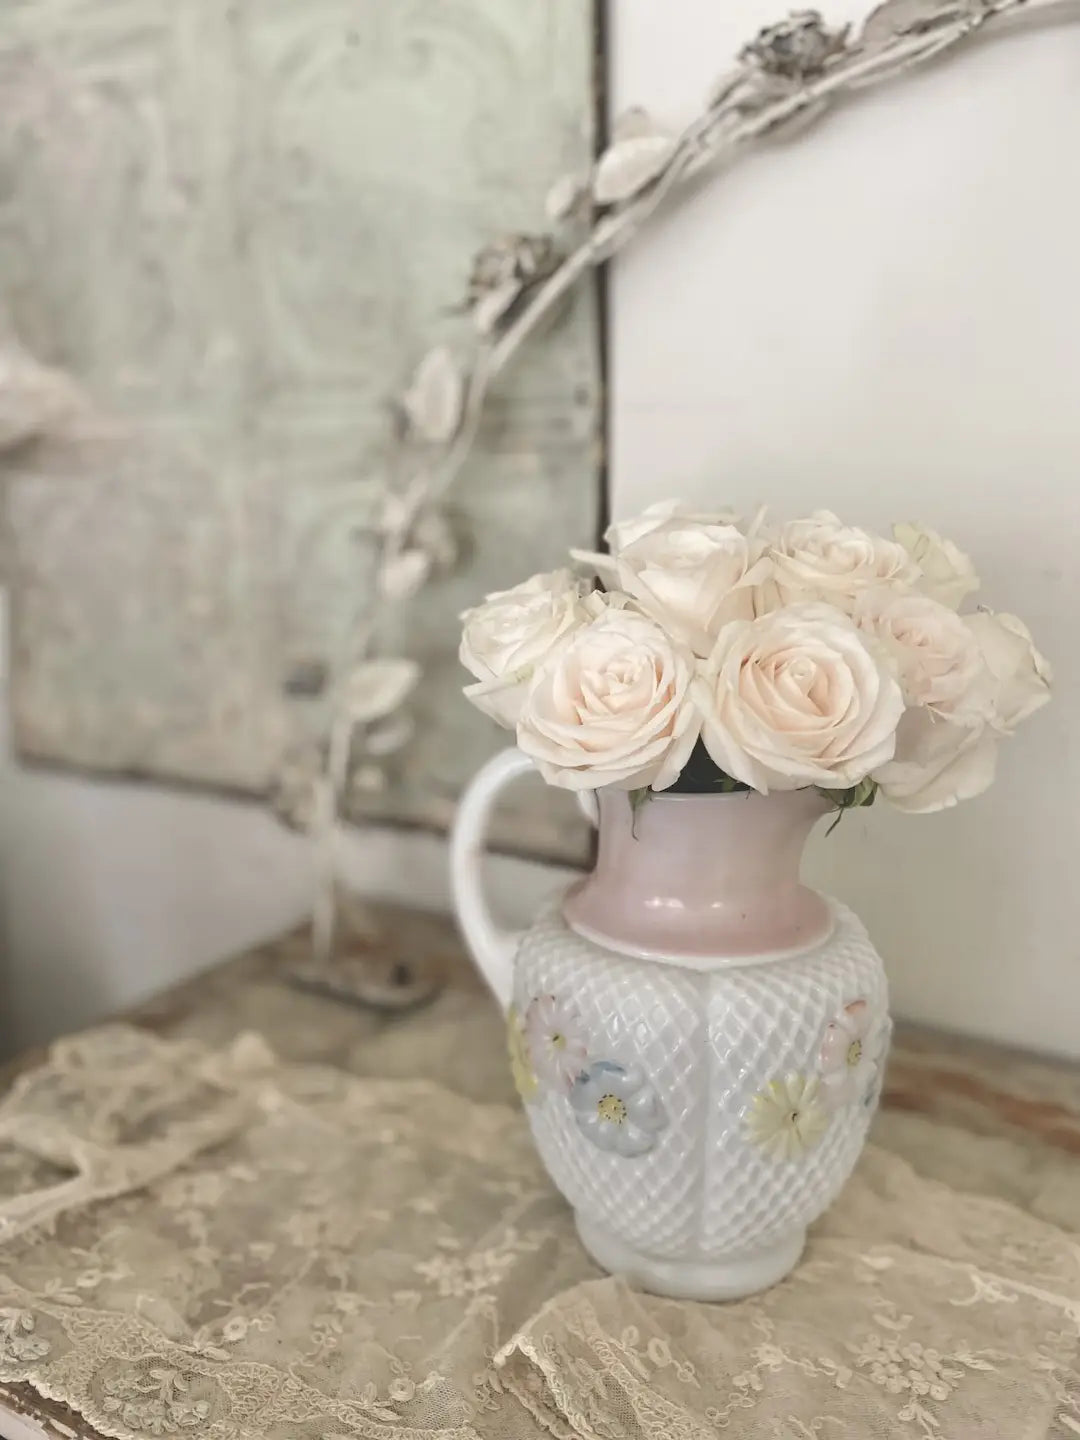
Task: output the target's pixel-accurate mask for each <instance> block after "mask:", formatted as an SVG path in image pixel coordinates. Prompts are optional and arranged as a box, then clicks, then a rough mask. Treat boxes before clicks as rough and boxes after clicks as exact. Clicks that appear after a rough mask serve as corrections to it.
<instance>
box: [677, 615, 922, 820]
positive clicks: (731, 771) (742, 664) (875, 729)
mask: <svg viewBox="0 0 1080 1440" xmlns="http://www.w3.org/2000/svg"><path fill="white" fill-rule="evenodd" d="M695 698H696V701H697V704H698V708H699V709H700V710H701V712H702V716H703V719H704V731H703V738H704V741H705V747H706V749H707V750H708V752H709V754H710V755H711V756H712V758H713V760H714V761H715V762H716V764H717V765H719V767H720V769H721V770H723V771H725V772H726V773H727V774H728V775H731V776H732V777H733V778H734V779H736V780H742V781H743V782H744V783H745V784H747V785H749V786H751V787H752V788H753V789H754V790H760V791H762V792H767V791H769V790H795V789H798V788H800V787H801V786H804V785H820V786H823V787H825V788H828V789H844V788H846V787H848V786H850V785H856V784H858V782H859V781H860V780H862V779H864V778H865V777H866V776H867V775H868V774H870V773H871V772H872V771H873V770H875V769H876V768H877V767H878V766H881V765H884V764H885V763H886V761H888V760H889V759H890V758H891V757H892V754H893V747H894V745H895V740H896V727H897V724H898V723H899V720H900V716H901V715H902V714H903V710H904V697H903V695H902V694H901V691H900V686H899V684H898V683H897V681H896V679H895V678H894V677H893V675H891V674H890V673H889V671H888V670H887V669H886V668H885V667H884V666H883V665H882V664H881V663H879V660H878V658H877V657H876V655H875V654H874V652H873V651H872V649H871V648H870V646H869V644H868V642H867V640H866V638H865V637H864V636H863V635H862V634H860V632H859V631H858V630H857V629H856V628H855V625H854V624H853V622H852V621H851V620H850V619H849V618H848V617H847V616H846V615H844V614H843V613H842V612H841V611H839V610H837V609H836V608H835V607H833V606H831V605H816V604H805V605H792V606H790V607H789V608H787V609H785V610H783V611H778V612H777V613H776V614H772V615H764V616H762V617H760V618H759V619H757V620H753V621H742V622H735V623H734V624H731V625H728V626H727V627H726V628H725V629H724V630H723V631H722V632H721V635H720V639H719V641H718V642H717V646H716V649H715V650H714V652H713V654H712V656H711V658H710V660H709V663H708V665H707V666H706V667H705V670H704V673H703V675H702V676H701V677H700V679H699V680H698V682H697V683H696V685H695Z"/></svg>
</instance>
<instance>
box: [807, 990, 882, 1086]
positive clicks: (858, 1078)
mask: <svg viewBox="0 0 1080 1440" xmlns="http://www.w3.org/2000/svg"><path fill="white" fill-rule="evenodd" d="M880 1052H881V1035H880V1029H879V1027H877V1026H876V1025H875V1023H874V1017H873V1015H872V1013H871V1011H870V1006H869V1005H868V1004H867V1002H866V1001H865V1000H853V1001H852V1002H851V1004H850V1005H845V1006H844V1008H843V1009H842V1010H841V1011H840V1013H839V1015H837V1017H836V1019H835V1020H833V1021H831V1022H830V1024H829V1027H828V1029H827V1030H826V1031H825V1038H824V1040H823V1041H822V1042H821V1083H822V1085H823V1086H824V1089H825V1094H826V1097H827V1098H828V1101H829V1103H830V1105H831V1106H832V1107H833V1108H834V1109H835V1108H837V1107H838V1106H840V1105H848V1104H850V1103H851V1102H852V1101H854V1100H861V1099H862V1097H863V1096H864V1095H865V1094H866V1093H867V1091H868V1090H869V1089H870V1088H871V1086H872V1084H873V1082H874V1079H875V1077H876V1075H877V1069H878V1058H879V1055H880Z"/></svg>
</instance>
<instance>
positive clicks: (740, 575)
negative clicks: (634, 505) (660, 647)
mask: <svg viewBox="0 0 1080 1440" xmlns="http://www.w3.org/2000/svg"><path fill="white" fill-rule="evenodd" d="M646 518H647V517H646V516H642V517H640V518H639V520H638V521H634V522H627V525H628V526H630V527H632V528H631V529H626V530H623V531H622V532H621V533H620V534H618V535H615V534H613V532H610V531H609V539H610V540H611V542H612V543H613V553H612V554H611V555H610V556H606V555H588V554H583V553H581V552H575V558H576V559H579V560H585V561H588V562H591V563H592V564H593V565H594V567H595V569H596V571H597V573H598V574H599V575H600V576H601V577H602V579H603V580H604V582H605V584H608V585H611V586H616V587H618V588H619V589H620V590H622V591H624V592H625V593H626V594H627V595H630V596H632V597H633V598H634V599H635V600H636V601H637V602H638V604H639V605H640V606H641V608H642V609H643V610H644V611H645V612H646V614H648V615H651V616H652V617H653V619H654V620H656V621H658V622H659V624H661V625H663V627H664V628H665V630H667V631H668V632H669V634H672V635H674V636H676V637H677V638H678V639H680V640H682V641H684V642H685V643H686V644H687V645H689V647H690V649H691V650H693V652H694V654H695V655H698V656H701V657H705V656H707V655H708V654H709V652H710V651H711V650H712V647H713V645H714V644H715V642H716V637H717V635H718V634H719V632H720V627H721V626H722V625H725V624H726V623H727V622H728V621H729V620H749V619H752V617H753V614H754V586H755V585H760V584H763V583H764V581H765V580H766V578H767V577H768V575H769V562H768V561H767V560H765V559H764V558H763V548H764V547H763V546H762V544H761V543H760V542H759V541H756V540H754V539H753V538H748V537H747V536H746V535H744V534H743V533H742V531H741V530H739V529H737V528H736V527H735V526H734V525H730V524H726V523H723V522H722V521H720V520H717V519H711V518H708V517H705V516H700V517H699V516H689V515H684V514H681V513H671V514H669V515H667V516H665V517H664V518H656V519H655V523H652V524H650V525H649V527H648V528H647V529H646V528H644V525H643V522H644V521H645V520H646ZM627 534H629V535H631V536H632V538H630V539H629V541H627V540H626V535H627Z"/></svg>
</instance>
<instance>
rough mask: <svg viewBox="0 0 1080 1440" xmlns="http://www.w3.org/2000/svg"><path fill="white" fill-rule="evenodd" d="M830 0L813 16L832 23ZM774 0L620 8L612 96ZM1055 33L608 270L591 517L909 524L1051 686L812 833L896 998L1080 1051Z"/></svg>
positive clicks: (1063, 107) (1068, 446)
mask: <svg viewBox="0 0 1080 1440" xmlns="http://www.w3.org/2000/svg"><path fill="white" fill-rule="evenodd" d="M845 3H846V6H847V8H846V11H843V12H842V11H840V10H839V9H838V8H836V7H833V6H829V7H828V9H829V11H830V18H834V19H845V18H852V19H854V18H856V17H857V16H858V15H859V14H860V13H865V11H864V9H863V7H862V6H861V5H857V4H856V3H853V0H845ZM783 10H784V6H783V5H777V3H776V0H725V3H724V4H717V3H715V0H666V3H665V4H663V5H657V4H655V3H652V0H618V3H617V5H616V6H615V7H614V13H615V20H616V23H615V27H614V45H615V65H614V83H613V91H614V94H613V105H614V107H615V108H616V109H619V108H621V107H623V106H625V105H628V104H631V103H644V104H645V105H646V106H647V107H648V108H650V109H652V110H653V111H654V113H656V114H657V115H659V116H661V117H663V116H665V115H670V117H671V118H673V119H676V120H678V119H682V118H685V117H686V116H687V114H688V106H689V105H690V104H692V103H694V100H695V98H696V97H697V96H698V95H700V94H701V93H703V92H704V90H705V88H706V87H707V85H708V84H709V82H710V80H712V79H713V78H714V77H715V76H716V75H718V74H719V73H720V71H721V70H722V69H723V62H724V59H725V57H728V56H730V55H731V54H732V53H733V52H734V51H735V50H736V49H737V48H738V46H739V45H740V43H741V42H742V41H744V40H745V39H747V38H749V37H750V36H752V35H753V34H754V33H755V31H756V30H757V28H758V27H759V26H761V25H762V24H765V23H768V22H769V21H772V20H774V19H776V18H778V16H779V15H780V14H781V13H782V12H783ZM1078 137H1080V24H1077V23H1075V21H1074V23H1073V24H1072V25H1071V27H1064V26H1063V27H1060V28H1057V29H1048V30H1044V31H1042V32H1041V33H1025V34H1020V35H1013V36H1010V37H1008V38H1006V39H1004V40H1002V41H987V42H985V43H984V44H983V45H982V46H981V47H980V48H979V49H978V51H976V52H973V53H970V54H968V55H967V56H963V57H961V58H959V59H954V60H952V61H951V62H949V63H947V64H945V65H942V66H939V67H937V68H936V69H935V70H934V71H933V73H929V74H926V75H919V76H915V77H912V78H910V79H908V80H906V81H905V82H904V83H902V84H899V85H896V86H893V87H891V88H890V89H889V90H888V91H885V92H882V93H880V94H872V95H866V96H863V97H862V98H861V99H859V100H857V101H855V102H853V103H852V104H851V105H850V106H849V107H848V108H847V109H846V110H845V111H844V113H842V114H839V115H837V116H835V117H832V118H829V119H827V120H826V121H825V122H824V123H823V124H822V125H821V126H820V127H819V128H818V129H817V130H816V131H815V133H814V134H813V135H810V136H807V137H805V138H803V139H802V140H800V141H798V142H796V143H794V144H791V145H789V146H787V147H784V148H780V147H778V148H776V149H774V150H772V151H771V152H770V153H767V154H760V155H758V156H755V157H754V158H752V159H750V160H749V161H744V162H743V163H742V164H741V165H740V166H738V167H737V168H736V169H735V170H734V171H733V172H731V173H730V174H729V175H727V176H725V177H724V178H723V179H722V180H721V181H720V182H719V183H717V184H715V185H714V186H713V187H711V188H710V189H708V190H707V191H706V192H705V193H703V194H701V195H699V196H698V197H697V198H696V199H695V200H694V201H692V202H691V203H689V204H688V205H686V206H685V207H684V208H683V209H682V211H681V212H680V213H679V214H677V215H673V216H671V217H668V218H666V219H664V220H662V221H661V222H660V223H659V224H658V225H657V226H656V227H655V229H654V230H653V233H652V234H651V235H650V236H649V237H648V238H647V239H644V240H643V241H641V242H640V243H639V244H638V245H637V246H636V247H635V248H634V249H633V251H632V252H628V253H627V255H626V256H625V257H624V258H623V259H621V260H620V261H619V262H618V264H617V266H616V273H615V277H614V285H613V291H612V313H613V321H614V333H613V344H612V352H613V356H614V367H613V369H614V373H613V377H612V379H613V397H614V430H613V436H612V445H613V451H612V462H613V473H614V511H615V513H616V514H617V515H618V514H620V513H626V512H632V511H634V510H636V509H639V508H641V507H642V506H643V505H644V504H646V503H648V502H649V501H651V500H653V499H656V498H658V497H660V496H663V495H677V494H680V493H681V494H684V495H686V496H687V498H691V499H695V500H697V501H700V502H711V503H714V504H715V503H716V502H727V501H732V502H734V503H735V504H737V505H742V506H752V505H754V504H756V503H757V502H758V501H768V502H770V503H771V504H772V505H773V506H774V507H775V508H776V509H777V510H778V511H780V512H782V513H783V512H786V513H791V512H796V513H797V512H805V511H807V510H809V509H814V508H817V507H819V506H828V507H829V508H831V509H835V510H838V511H839V512H841V514H842V515H844V516H845V517H850V518H851V519H852V520H853V521H855V522H859V521H862V522H865V523H868V524H879V525H884V524H886V523H887V522H888V521H889V520H891V519H892V518H909V519H923V520H925V521H926V523H929V524H932V525H934V526H935V527H936V528H939V529H941V530H942V531H944V532H945V533H946V534H949V535H953V536H954V537H955V538H956V539H957V540H959V541H960V542H962V543H963V545H964V546H965V548H968V549H970V550H971V551H972V552H973V553H974V555H975V557H976V559H977V560H978V561H979V563H980V569H981V570H982V572H983V576H984V581H985V585H984V593H983V595H982V596H980V599H985V600H986V601H988V602H989V603H991V604H992V605H993V606H994V607H995V608H998V609H1008V610H1015V611H1016V612H1017V613H1019V614H1020V615H1021V616H1023V617H1024V618H1025V619H1026V620H1027V621H1028V623H1029V624H1030V625H1031V626H1032V629H1033V630H1034V632H1035V635H1036V637H1037V638H1038V640H1039V641H1040V642H1041V644H1042V647H1043V648H1044V649H1045V651H1046V652H1047V654H1048V655H1049V656H1050V657H1051V659H1052V660H1053V661H1054V662H1055V664H1056V668H1057V695H1056V699H1055V701H1054V703H1053V704H1052V705H1051V706H1050V707H1049V708H1048V709H1047V710H1044V711H1043V712H1042V713H1041V714H1040V715H1039V716H1038V717H1037V718H1036V719H1035V720H1033V721H1032V722H1031V724H1030V725H1029V727H1028V728H1027V730H1026V731H1025V733H1024V734H1023V735H1021V736H1020V737H1019V738H1018V739H1016V740H1014V741H1012V742H1011V743H1010V744H1009V745H1007V746H1006V747H1005V748H1004V749H1003V751H1002V756H1001V761H1002V763H1001V770H1000V779H999V781H998V783H997V785H996V787H995V788H994V790H993V791H992V792H991V793H990V794H989V795H987V796H986V797H984V798H982V799H980V800H978V801H975V802H972V803H970V804H969V805H967V806H964V807H960V808H959V809H958V810H955V811H953V812H951V813H949V814H945V815H941V816H933V817H920V818H901V817H899V816H896V815H890V814H887V813H883V812H882V811H878V810H876V809H875V810H874V811H873V812H870V813H869V814H863V815H858V816H856V817H848V818H846V819H845V820H844V822H843V824H842V825H841V826H840V827H839V829H838V830H837V831H836V833H835V834H834V835H833V837H832V838H831V839H830V840H828V841H825V840H823V839H820V838H819V839H818V840H817V841H816V842H815V845H814V858H813V870H814V873H815V876H816V878H817V879H818V881H819V883H822V884H824V885H826V886H827V887H829V888H831V889H833V890H835V891H836V892H837V893H838V894H840V895H841V896H843V897H844V898H846V899H848V900H850V901H851V902H852V903H853V904H854V905H855V907H856V908H857V909H858V910H859V912H860V913H861V914H862V915H863V917H864V919H865V920H866V921H867V922H868V924H869V925H870V927H871V929H872V931H873V933H874V935H875V937H876V939H877V940H878V943H879V945H880V947H881V949H882V951H883V952H884V954H885V957H886V960H887V962H888V965H889V970H890V974H891V978H892V984H893V990H894V995H895V1000H896V1004H897V1006H898V1008H899V1009H900V1010H901V1011H902V1012H904V1013H905V1014H907V1015H911V1016H916V1017H918V1018H920V1019H923V1020H927V1021H931V1022H933V1023H936V1024H940V1025H945V1026H954V1027H956V1028H958V1029H963V1030H975V1031H982V1032H985V1033H987V1034H991V1035H995V1036H999V1037H1002V1038H1005V1039H1009V1040H1014V1041H1017V1042H1020V1043H1023V1044H1028V1045H1037V1046H1045V1047H1049V1048H1052V1049H1056V1050H1060V1051H1066V1052H1071V1053H1072V1054H1076V1055H1080V938H1078V936H1080V893H1078V887H1077V885H1076V882H1075V880H1074V877H1073V868H1074V865H1075V863H1076V862H1075V861H1074V860H1073V859H1072V858H1071V857H1072V856H1073V855H1077V854H1080V805H1078V804H1077V802H1076V799H1075V796H1076V790H1077V784H1078V780H1080V776H1078V773H1077V750H1076V741H1075V738H1074V733H1075V728H1076V725H1077V721H1078V720H1080V678H1078V673H1077V667H1076V663H1075V660H1076V654H1077V625H1078V622H1080V604H1078V600H1080V590H1078V567H1077V565H1076V562H1075V552H1076V548H1077V544H1078V541H1080V484H1078V481H1080V405H1078V403H1077V395H1078V382H1080V283H1078V280H1077V257H1078V256H1080V186H1078V185H1077V183H1076V180H1077V175H1078V173H1080V171H1078V168H1077V161H1076V142H1077V138H1078Z"/></svg>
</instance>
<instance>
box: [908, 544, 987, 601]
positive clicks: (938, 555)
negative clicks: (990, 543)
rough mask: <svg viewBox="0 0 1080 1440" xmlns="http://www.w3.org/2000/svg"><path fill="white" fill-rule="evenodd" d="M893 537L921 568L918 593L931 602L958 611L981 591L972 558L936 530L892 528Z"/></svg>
mask: <svg viewBox="0 0 1080 1440" xmlns="http://www.w3.org/2000/svg"><path fill="white" fill-rule="evenodd" d="M893 535H894V537H895V538H896V540H898V541H899V543H900V544H901V545H902V546H903V547H904V549H905V550H906V551H907V553H908V554H909V555H910V556H911V558H912V560H914V562H915V564H916V565H918V567H919V570H920V572H921V578H920V580H919V589H920V590H921V591H922V593H923V594H924V595H929V596H930V598H931V599H932V600H937V601H938V602H939V603H940V604H942V605H947V606H948V607H949V609H950V610H959V609H960V606H961V604H962V603H963V602H964V600H965V599H966V597H967V596H968V595H971V594H973V593H974V592H975V591H976V590H978V588H979V577H978V575H976V573H975V566H974V565H973V564H972V562H971V557H970V556H969V555H965V554H964V552H963V550H961V549H960V548H959V546H957V545H954V544H953V542H952V541H951V540H944V539H942V537H941V536H940V535H939V534H938V533H937V531H936V530H927V529H926V528H925V526H923V525H909V524H900V525H894V526H893Z"/></svg>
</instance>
